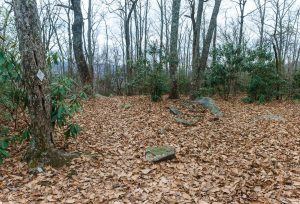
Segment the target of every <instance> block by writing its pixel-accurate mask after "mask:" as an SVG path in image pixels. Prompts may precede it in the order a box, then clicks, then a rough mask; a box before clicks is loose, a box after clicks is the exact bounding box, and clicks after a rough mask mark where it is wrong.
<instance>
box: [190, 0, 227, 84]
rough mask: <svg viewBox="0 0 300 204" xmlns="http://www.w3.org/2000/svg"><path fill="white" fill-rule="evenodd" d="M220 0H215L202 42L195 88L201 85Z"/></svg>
mask: <svg viewBox="0 0 300 204" xmlns="http://www.w3.org/2000/svg"><path fill="white" fill-rule="evenodd" d="M221 1H222V0H215V6H214V9H213V12H212V16H211V19H210V22H209V27H208V30H207V34H206V37H205V41H204V44H203V48H202V53H201V57H200V62H199V66H198V68H197V73H196V79H195V84H196V88H199V86H200V85H201V80H202V77H203V76H202V75H203V73H204V70H205V67H206V64H207V59H208V55H209V48H210V44H211V41H212V38H213V34H214V30H215V27H216V26H217V17H218V14H219V9H220V5H221Z"/></svg>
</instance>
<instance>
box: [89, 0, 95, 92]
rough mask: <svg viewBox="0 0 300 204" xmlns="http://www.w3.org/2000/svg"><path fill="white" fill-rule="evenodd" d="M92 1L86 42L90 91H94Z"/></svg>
mask: <svg viewBox="0 0 300 204" xmlns="http://www.w3.org/2000/svg"><path fill="white" fill-rule="evenodd" d="M92 12H93V9H92V0H89V3H88V30H87V41H88V46H87V47H88V50H87V51H88V53H87V54H88V66H89V72H90V75H91V80H92V81H91V85H92V89H94V53H93V47H92V29H93V28H92V27H93V20H92V18H93V17H92Z"/></svg>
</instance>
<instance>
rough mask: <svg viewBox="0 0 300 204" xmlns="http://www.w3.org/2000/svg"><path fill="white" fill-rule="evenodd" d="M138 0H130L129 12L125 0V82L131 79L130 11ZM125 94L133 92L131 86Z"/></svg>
mask: <svg viewBox="0 0 300 204" xmlns="http://www.w3.org/2000/svg"><path fill="white" fill-rule="evenodd" d="M137 1H138V0H134V1H133V2H132V5H131V7H130V9H129V12H128V14H127V10H128V8H127V2H125V12H126V13H125V15H126V18H125V20H124V21H125V22H124V34H125V46H126V48H125V50H126V66H127V82H130V81H131V80H133V70H132V56H131V53H130V46H131V42H130V20H131V15H132V12H133V10H134V7H135V6H136V3H137ZM127 94H128V95H132V94H133V89H132V87H131V86H129V87H128V90H127Z"/></svg>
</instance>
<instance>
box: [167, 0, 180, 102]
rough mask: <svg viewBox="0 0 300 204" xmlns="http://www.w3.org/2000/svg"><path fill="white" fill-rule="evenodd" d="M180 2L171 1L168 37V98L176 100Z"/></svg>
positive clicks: (176, 0) (178, 0)
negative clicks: (169, 83)
mask: <svg viewBox="0 0 300 204" xmlns="http://www.w3.org/2000/svg"><path fill="white" fill-rule="evenodd" d="M180 3H181V0H173V5H172V25H171V36H170V79H171V91H170V95H169V98H170V99H178V98H179V92H178V85H177V76H176V73H177V69H178V50H177V44H178V29H179V12H180Z"/></svg>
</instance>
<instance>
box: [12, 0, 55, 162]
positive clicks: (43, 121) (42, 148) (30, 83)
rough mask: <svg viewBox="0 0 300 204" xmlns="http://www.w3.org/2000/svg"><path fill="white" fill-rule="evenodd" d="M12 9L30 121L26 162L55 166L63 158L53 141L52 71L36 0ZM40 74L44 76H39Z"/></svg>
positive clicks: (17, 3) (21, 2)
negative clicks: (55, 148)
mask: <svg viewBox="0 0 300 204" xmlns="http://www.w3.org/2000/svg"><path fill="white" fill-rule="evenodd" d="M13 7H14V14H15V24H16V29H17V34H18V39H19V50H20V54H21V62H22V67H23V70H24V79H25V80H24V83H25V86H26V90H27V94H28V99H29V106H28V111H29V116H30V120H31V123H30V134H31V141H30V145H29V148H28V151H27V152H26V154H25V156H24V159H25V160H26V161H27V162H29V163H30V164H31V165H37V164H38V163H41V162H42V163H46V164H52V165H54V163H55V162H59V160H60V157H59V154H58V153H57V151H54V147H53V144H52V142H51V135H52V131H53V130H52V126H51V91H50V79H49V76H50V72H49V69H48V66H47V64H46V53H45V48H44V47H43V42H42V36H41V25H40V21H39V16H38V10H37V5H36V1H34V0H31V1H24V0H14V1H13ZM39 72H40V73H43V74H44V77H38V75H37V74H38V73H39ZM54 166H55V165H54Z"/></svg>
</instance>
